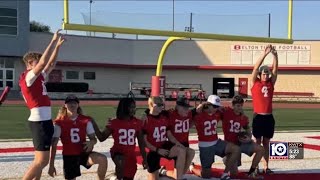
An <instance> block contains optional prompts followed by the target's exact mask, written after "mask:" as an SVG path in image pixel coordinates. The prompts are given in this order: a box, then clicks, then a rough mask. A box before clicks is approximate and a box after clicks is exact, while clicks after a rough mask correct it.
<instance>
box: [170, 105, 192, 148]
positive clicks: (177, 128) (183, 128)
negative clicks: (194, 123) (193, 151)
mask: <svg viewBox="0 0 320 180" xmlns="http://www.w3.org/2000/svg"><path fill="white" fill-rule="evenodd" d="M191 120H192V112H191V111H190V112H189V113H188V116H186V117H182V116H180V115H179V114H178V112H177V111H176V110H169V130H170V131H171V133H172V135H173V136H174V137H175V138H176V139H177V141H179V142H180V143H188V142H189V129H190V123H191Z"/></svg>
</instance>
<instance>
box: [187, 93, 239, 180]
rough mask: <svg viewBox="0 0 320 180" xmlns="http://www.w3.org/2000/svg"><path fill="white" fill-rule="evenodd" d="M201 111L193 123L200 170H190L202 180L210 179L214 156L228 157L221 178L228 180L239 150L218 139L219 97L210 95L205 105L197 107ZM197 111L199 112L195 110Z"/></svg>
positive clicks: (192, 168)
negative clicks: (196, 134)
mask: <svg viewBox="0 0 320 180" xmlns="http://www.w3.org/2000/svg"><path fill="white" fill-rule="evenodd" d="M199 106H200V107H201V108H200V107H198V109H202V110H201V111H202V112H199V113H198V114H197V115H196V116H195V118H194V123H195V126H196V129H197V133H198V140H199V151H200V162H201V169H195V168H194V167H193V166H191V167H190V170H191V171H192V172H193V173H194V174H195V175H197V176H199V177H202V178H211V166H212V164H213V163H214V160H215V155H218V156H220V157H224V156H228V159H229V160H228V162H227V163H226V167H225V169H224V173H223V174H222V176H221V179H222V180H229V179H231V178H230V175H229V173H230V171H231V168H232V165H233V164H235V163H236V162H238V158H239V156H240V148H239V147H238V146H236V145H234V144H232V143H228V142H226V141H223V140H221V139H219V138H218V134H217V125H218V122H219V121H220V120H221V112H220V111H218V110H219V108H220V107H221V100H220V97H219V96H216V95H210V96H209V97H208V100H207V102H206V103H204V104H202V105H199ZM197 111H199V110H197Z"/></svg>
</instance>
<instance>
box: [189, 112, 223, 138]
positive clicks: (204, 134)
mask: <svg viewBox="0 0 320 180" xmlns="http://www.w3.org/2000/svg"><path fill="white" fill-rule="evenodd" d="M220 116H221V114H220V113H218V112H217V113H215V114H212V115H209V114H208V113H206V112H202V113H199V114H197V115H196V116H195V117H194V124H195V126H196V129H197V133H198V140H199V141H205V142H210V141H215V140H218V135H217V125H218V122H219V121H220V120H221V117H220Z"/></svg>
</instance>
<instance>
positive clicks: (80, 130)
mask: <svg viewBox="0 0 320 180" xmlns="http://www.w3.org/2000/svg"><path fill="white" fill-rule="evenodd" d="M91 120H92V118H91V117H89V116H85V115H83V114H82V109H81V107H80V106H79V99H78V98H77V97H76V96H73V95H70V96H68V97H67V98H66V99H65V105H64V106H63V107H62V108H61V109H60V111H59V113H58V116H57V119H56V120H55V125H54V135H53V139H52V147H51V158H50V163H49V171H48V174H49V175H50V176H51V177H54V175H56V168H55V167H54V160H55V156H56V151H57V144H58V142H59V139H61V142H62V155H63V172H64V177H65V179H70V180H71V179H72V180H75V179H76V177H78V176H81V171H80V165H82V166H83V167H85V168H87V169H89V168H90V167H91V166H92V165H94V164H98V165H99V166H98V171H97V175H98V179H99V180H103V179H104V177H105V175H106V172H107V167H108V160H107V157H106V156H105V155H103V154H101V153H97V152H93V151H92V150H93V147H94V145H95V144H96V143H97V140H96V137H95V132H94V129H93V126H92V122H91ZM86 136H88V137H89V139H90V140H89V141H86Z"/></svg>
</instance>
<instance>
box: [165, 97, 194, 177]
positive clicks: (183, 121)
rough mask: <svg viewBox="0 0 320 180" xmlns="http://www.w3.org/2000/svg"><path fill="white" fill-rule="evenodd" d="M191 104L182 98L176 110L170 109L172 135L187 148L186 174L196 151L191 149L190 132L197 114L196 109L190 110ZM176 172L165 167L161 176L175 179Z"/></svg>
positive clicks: (178, 101)
mask: <svg viewBox="0 0 320 180" xmlns="http://www.w3.org/2000/svg"><path fill="white" fill-rule="evenodd" d="M190 107H192V106H190V105H189V102H188V100H187V99H186V98H184V97H180V98H178V100H177V102H176V107H175V109H170V110H169V111H168V113H169V129H170V132H171V133H172V135H173V136H174V137H175V138H176V140H177V141H179V142H180V143H181V144H182V145H183V146H184V147H185V148H186V162H185V165H184V173H187V171H188V170H189V166H190V164H191V162H192V160H193V158H194V155H195V151H194V150H193V149H191V148H190V147H189V130H190V127H191V123H192V119H193V117H194V115H195V114H196V111H195V109H193V110H190ZM176 173H177V172H176V169H175V170H174V171H167V170H166V168H165V167H161V169H160V174H161V175H166V176H169V177H175V175H176Z"/></svg>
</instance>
